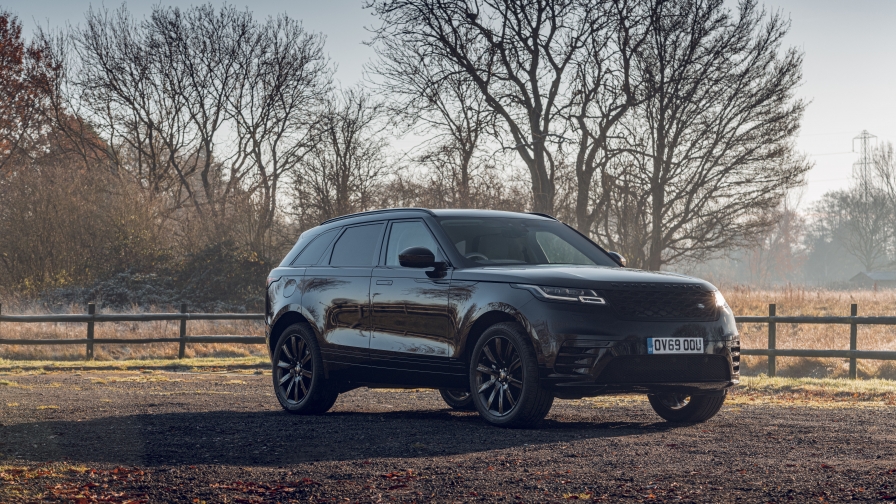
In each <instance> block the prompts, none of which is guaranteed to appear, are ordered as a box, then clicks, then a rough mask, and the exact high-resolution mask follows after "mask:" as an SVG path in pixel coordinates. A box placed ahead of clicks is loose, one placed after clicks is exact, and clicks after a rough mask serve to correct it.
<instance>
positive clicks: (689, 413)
mask: <svg viewBox="0 0 896 504" xmlns="http://www.w3.org/2000/svg"><path fill="white" fill-rule="evenodd" d="M624 265H625V260H624V259H623V258H622V257H621V256H620V255H619V254H616V253H614V252H606V251H604V250H603V249H602V248H601V247H599V246H598V245H596V244H595V243H594V242H592V241H591V240H589V239H588V238H587V237H585V236H583V235H582V234H580V233H578V232H577V231H576V230H574V229H573V228H571V227H569V226H567V225H565V224H563V223H561V222H559V221H558V220H556V219H554V218H552V217H550V216H546V215H535V214H521V213H511V212H495V211H481V210H425V209H410V208H403V209H393V210H380V211H374V212H364V213H359V214H354V215H347V216H345V217H339V218H336V219H332V220H329V221H327V222H324V223H323V224H321V225H320V226H318V227H316V228H314V229H311V230H309V231H306V232H305V233H303V234H302V236H301V237H299V240H298V242H297V243H296V245H295V246H294V247H293V249H292V250H291V251H290V253H289V254H288V255H287V256H286V258H285V259H283V262H282V263H281V264H280V266H279V267H277V268H275V269H274V270H273V271H272V272H271V274H270V276H269V277H268V280H267V296H266V325H267V330H266V337H267V341H268V348H269V350H270V354H271V361H272V364H273V384H274V390H275V391H276V394H277V399H279V400H280V404H281V405H282V406H283V408H284V409H286V410H287V411H289V412H291V413H305V414H312V413H323V412H325V411H327V410H328V409H329V408H330V407H331V406H332V405H333V403H334V402H335V401H336V396H337V395H338V394H339V393H341V392H346V391H349V390H351V389H354V388H357V387H431V388H436V389H439V390H440V392H441V394H442V397H443V398H444V399H445V402H447V403H448V405H449V406H451V407H453V408H458V409H469V410H474V409H475V410H476V411H478V412H479V414H480V415H481V416H482V418H484V419H485V420H486V421H487V422H489V423H492V424H495V425H503V426H516V427H519V426H528V425H533V424H535V423H537V422H538V421H540V420H541V419H542V418H544V416H545V415H547V413H548V410H550V408H551V404H552V403H553V401H554V398H555V397H559V398H564V399H566V398H569V399H571V398H582V397H589V396H596V395H600V394H618V393H645V394H647V397H648V398H649V401H650V404H651V406H653V409H654V410H655V411H656V412H657V413H658V414H659V415H660V416H661V417H663V418H665V419H666V420H669V421H672V422H701V421H704V420H707V419H708V418H710V417H712V416H713V415H715V414H716V413H717V412H718V411H719V409H720V408H721V407H722V403H723V401H724V400H725V395H726V391H727V389H728V388H729V387H731V386H733V385H736V384H737V383H738V376H739V374H738V373H739V366H738V363H739V357H740V342H739V340H738V332H737V328H736V327H735V324H734V316H733V314H732V313H731V309H730V308H729V307H728V305H727V304H726V303H725V299H724V298H723V297H722V294H721V293H720V292H719V291H718V289H716V288H715V287H713V286H712V285H711V284H709V283H707V282H705V281H702V280H698V279H696V278H690V277H686V276H682V275H676V274H671V273H658V272H649V271H641V270H634V269H626V268H625V267H624Z"/></svg>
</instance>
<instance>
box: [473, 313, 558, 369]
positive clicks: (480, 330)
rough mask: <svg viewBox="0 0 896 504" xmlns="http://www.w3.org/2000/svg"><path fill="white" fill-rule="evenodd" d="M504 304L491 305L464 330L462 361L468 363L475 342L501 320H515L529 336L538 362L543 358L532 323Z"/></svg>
mask: <svg viewBox="0 0 896 504" xmlns="http://www.w3.org/2000/svg"><path fill="white" fill-rule="evenodd" d="M507 308H508V307H506V306H501V307H493V308H492V309H490V310H487V311H484V312H483V313H482V314H481V315H479V316H478V317H477V318H476V321H475V322H473V324H472V325H471V326H470V329H469V330H468V331H467V332H466V337H465V338H464V347H463V351H462V355H463V358H464V361H465V362H467V363H469V362H470V357H471V354H472V352H473V348H474V347H475V346H476V342H478V341H479V338H481V337H482V335H483V334H484V333H485V331H486V330H487V329H488V328H489V327H491V326H493V325H495V324H500V323H502V322H516V323H518V324H519V325H520V326H522V328H523V332H525V333H526V334H527V335H528V336H529V338H528V341H529V345H530V346H531V348H532V349H533V350H534V351H535V355H536V357H537V358H538V360H539V362H541V361H542V359H543V353H542V351H541V348H540V347H541V345H538V344H536V343H537V340H538V338H537V335H536V334H535V331H534V330H533V328H532V325H531V324H530V323H529V321H528V320H527V319H526V317H524V316H523V314H522V313H520V312H519V311H518V310H515V309H512V310H509V309H507Z"/></svg>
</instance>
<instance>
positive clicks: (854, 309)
mask: <svg viewBox="0 0 896 504" xmlns="http://www.w3.org/2000/svg"><path fill="white" fill-rule="evenodd" d="M858 314H859V305H857V304H853V305H852V306H850V307H849V315H850V316H852V317H855V316H856V315H858ZM858 339H859V327H858V326H857V325H856V322H855V320H853V321H852V323H850V324H849V349H850V350H855V349H856V346H857V343H858ZM849 377H850V378H851V379H853V380H855V379H856V358H855V357H850V358H849Z"/></svg>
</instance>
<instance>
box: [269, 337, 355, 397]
mask: <svg viewBox="0 0 896 504" xmlns="http://www.w3.org/2000/svg"><path fill="white" fill-rule="evenodd" d="M272 375H273V379H274V391H275V393H276V395H277V400H278V401H280V405H281V406H283V409H285V410H286V411H288V412H290V413H295V414H300V415H315V414H319V413H325V412H326V411H327V410H329V409H330V408H332V407H333V404H334V403H335V402H336V397H337V396H338V395H339V393H338V391H337V390H336V388H335V387H333V386H332V384H331V383H327V381H326V377H325V376H324V363H323V358H322V357H321V352H320V346H319V345H318V344H317V339H316V338H315V337H314V333H313V332H312V331H311V328H310V327H308V326H307V325H305V324H293V325H291V326H289V327H287V328H286V330H285V331H283V334H281V335H280V339H279V340H278V341H277V347H276V350H275V351H274V368H273V372H272Z"/></svg>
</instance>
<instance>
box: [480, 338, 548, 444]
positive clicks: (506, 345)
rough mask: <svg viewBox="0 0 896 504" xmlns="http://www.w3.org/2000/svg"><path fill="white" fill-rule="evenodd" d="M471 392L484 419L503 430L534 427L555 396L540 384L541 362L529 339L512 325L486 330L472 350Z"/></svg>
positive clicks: (546, 412)
mask: <svg viewBox="0 0 896 504" xmlns="http://www.w3.org/2000/svg"><path fill="white" fill-rule="evenodd" d="M470 392H471V393H472V399H473V404H474V405H475V407H476V409H477V410H478V411H479V415H480V416H482V418H483V419H484V420H485V421H486V422H488V423H490V424H492V425H497V426H501V427H531V426H533V425H535V424H537V423H538V422H540V421H541V420H542V419H543V418H544V417H545V416H546V415H547V414H548V411H550V409H551V405H552V404H553V403H554V396H553V395H551V394H550V393H549V392H547V391H546V390H544V389H543V388H542V387H541V385H540V384H539V383H538V361H537V359H536V358H535V350H534V349H533V348H532V347H531V346H530V345H529V342H528V336H527V335H526V333H525V332H524V331H523V329H522V328H521V327H520V326H519V324H516V323H513V322H505V323H501V324H496V325H493V326H492V327H490V328H488V329H486V331H485V333H483V335H482V337H481V338H479V341H478V342H477V343H476V346H475V347H474V348H473V354H472V358H471V360H470Z"/></svg>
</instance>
